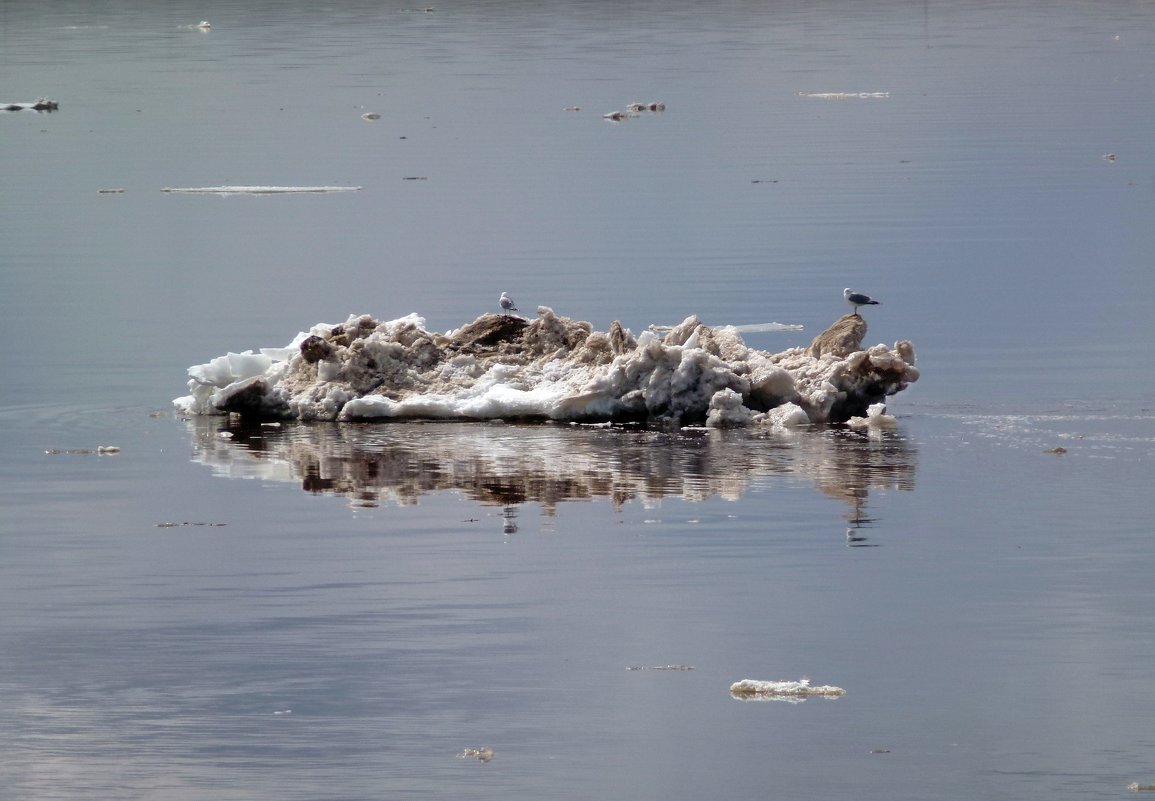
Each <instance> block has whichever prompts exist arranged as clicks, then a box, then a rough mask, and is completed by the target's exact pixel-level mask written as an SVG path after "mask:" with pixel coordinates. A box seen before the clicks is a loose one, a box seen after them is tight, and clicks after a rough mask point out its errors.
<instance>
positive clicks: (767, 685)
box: [730, 679, 846, 703]
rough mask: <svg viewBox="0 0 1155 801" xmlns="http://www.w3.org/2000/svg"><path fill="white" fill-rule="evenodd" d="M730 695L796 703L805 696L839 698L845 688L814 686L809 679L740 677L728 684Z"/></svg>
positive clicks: (844, 692) (740, 697) (748, 698)
mask: <svg viewBox="0 0 1155 801" xmlns="http://www.w3.org/2000/svg"><path fill="white" fill-rule="evenodd" d="M730 695H731V696H733V697H734V698H738V699H741V700H744V701H747V700H760V701H791V702H794V703H797V702H799V701H804V700H806V699H807V698H813V697H820V698H841V697H842V696H844V695H846V690H844V689H842V688H841V687H834V686H833V685H829V684H822V685H818V686H814V685H811V684H810V679H799V680H798V681H790V680H785V681H760V680H758V679H742V680H741V681H736V682H734V683H733V684H731V685H730Z"/></svg>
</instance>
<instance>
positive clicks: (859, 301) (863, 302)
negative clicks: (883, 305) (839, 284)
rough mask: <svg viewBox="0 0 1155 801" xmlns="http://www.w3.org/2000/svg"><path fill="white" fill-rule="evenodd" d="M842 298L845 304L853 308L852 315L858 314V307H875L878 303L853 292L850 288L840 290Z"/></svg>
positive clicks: (867, 296) (866, 296)
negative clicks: (844, 299)
mask: <svg viewBox="0 0 1155 801" xmlns="http://www.w3.org/2000/svg"><path fill="white" fill-rule="evenodd" d="M842 297H844V298H846V302H847V303H849V304H850V305H851V306H853V307H854V313H855V314H858V307H859V306H877V305H878V301H877V300H875V299H874V298H872V297H870V296H869V295H863V294H862V293H860V292H855V291H853V290H852V289H851V288H850V287H847V288H846V289H844V290H842Z"/></svg>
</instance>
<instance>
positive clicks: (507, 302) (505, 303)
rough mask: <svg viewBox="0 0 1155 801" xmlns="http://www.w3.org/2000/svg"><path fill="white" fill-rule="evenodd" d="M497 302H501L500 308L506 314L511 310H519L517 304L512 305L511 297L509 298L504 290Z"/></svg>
mask: <svg viewBox="0 0 1155 801" xmlns="http://www.w3.org/2000/svg"><path fill="white" fill-rule="evenodd" d="M497 302H498V303H500V304H501V310H502V311H503V312H505V313H506V314H508V313H509V312H511V311H520V309H518V308H517V306H515V305H513V298H511V297H510V296H509V295H507V294H506V293H505V292H502V293H501V298H500V299H499V300H498V301H497Z"/></svg>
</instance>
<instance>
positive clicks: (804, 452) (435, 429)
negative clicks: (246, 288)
mask: <svg viewBox="0 0 1155 801" xmlns="http://www.w3.org/2000/svg"><path fill="white" fill-rule="evenodd" d="M228 422H229V424H230V425H231V428H230V429H229V433H231V434H232V435H233V436H231V437H228V438H222V437H220V436H219V432H218V429H219V428H220V423H221V419H220V418H212V417H198V418H194V419H192V420H190V421H189V423H188V425H189V426H190V432H191V434H192V437H193V442H194V454H195V455H194V459H195V460H196V461H199V462H202V463H204V464H206V465H209V466H210V467H212V469H213V470H214V471H215V472H217V473H218V474H220V475H223V476H227V477H230V478H258V479H262V480H266V481H285V482H292V483H298V484H300V486H301V487H302V489H304V490H305V491H307V492H313V493H327V494H329V493H331V494H335V495H343V496H347V497H349V498H350V499H352V502H353V503H354V504H355V505H360V506H377V505H380V504H382V503H385V504H388V503H393V504H396V505H413V504H416V503H417V502H418V501H419V499H420V498H421V496H423V495H426V494H430V493H435V492H443V491H447V490H449V491H455V492H459V493H461V494H462V495H464V496H465V497H467V498H469V499H471V500H474V501H477V502H479V503H481V504H483V505H486V506H493V507H502V508H503V516H502V519H503V521H504V522H505V523H509V522H513V523H514V524H516V517H515V514H514V513H512V512H511V510H510V507H511V506H513V505H516V504H522V503H538V504H540V505H541V507H542V509H543V512H544V513H545V514H547V515H551V514H553V513H554V511H555V510H556V508H557V506H558V504H560V503H561V502H563V501H573V500H582V501H588V500H591V499H596V498H606V499H609V500H610V501H611V502H612V503H613V504H614V506H615V507H620V506H622V505H624V504H626V503H628V502H630V501H634V500H642V501H646V502H650V501H655V500H660V499H662V498H664V497H677V498H682V499H685V500H688V501H703V500H706V499H709V498H712V497H721V498H727V499H736V498H740V497H741V496H742V495H743V494H744V493H745V492H746V491H747V490H748V489H749V488H750V486H751V485H752V484H758V483H764V482H766V481H768V480H770V479H772V478H774V477H790V476H802V477H804V478H806V479H807V480H809V481H811V482H813V483H814V484H815V485H816V486H817V488H818V489H819V490H820V491H821V492H823V493H825V494H826V495H829V496H830V497H832V498H835V499H837V500H839V501H842V502H844V503H846V504H847V505H848V507H850V508H851V509H853V510H854V514H855V515H858V516H859V517H860V518H861V513H860V512H861V507H862V505H863V504H864V503H865V500H866V498H867V495H868V493H869V491H870V490H872V489H904V490H909V489H912V488H913V487H914V475H915V463H916V451H915V450H914V449H913V446H912V445H910V444H909V443H908V442H907V441H906V440H904V439H903V438H901V437H899V436H896V435H887V438H886V439H885V440H884V441H881V442H880V441H876V440H870V439H867V438H863V437H859V436H856V435H853V434H849V433H847V432H844V431H834V430H829V431H822V432H814V433H812V434H808V435H806V436H797V435H791V434H788V433H785V432H780V433H777V434H766V435H763V436H750V434H749V433H747V432H737V431H735V432H728V431H705V430H702V429H679V430H671V431H665V430H650V429H644V428H639V427H632V426H626V427H621V426H615V427H612V428H604V427H601V426H598V427H595V428H590V427H587V426H581V425H557V424H546V425H503V424H476V423H414V424H410V425H392V426H351V425H340V424H332V423H302V424H296V425H281V426H273V425H269V424H265V425H260V426H252V425H247V424H244V423H242V422H241V421H240V420H238V419H236V418H230V419H229V421H228Z"/></svg>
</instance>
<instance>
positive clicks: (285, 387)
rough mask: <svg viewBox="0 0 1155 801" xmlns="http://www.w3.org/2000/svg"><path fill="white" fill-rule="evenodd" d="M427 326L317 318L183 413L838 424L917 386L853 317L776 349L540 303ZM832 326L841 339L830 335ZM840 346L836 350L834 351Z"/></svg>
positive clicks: (707, 331)
mask: <svg viewBox="0 0 1155 801" xmlns="http://www.w3.org/2000/svg"><path fill="white" fill-rule="evenodd" d="M537 311H538V316H537V319H534V320H527V319H525V318H523V317H518V316H514V315H498V314H486V315H482V316H481V317H479V318H478V319H477V320H475V321H473V322H472V323H469V324H467V325H465V326H463V327H461V328H459V329H457V330H455V331H450V332H448V333H446V334H440V333H435V332H431V331H428V330H427V329H426V326H425V320H424V319H423V318H421V317H419V316H418V315H416V314H410V315H408V316H406V317H401V318H398V319H396V320H386V321H381V320H377V319H375V318H373V317H371V316H370V315H367V314H366V315H354V316H351V317H349V318H348V319H347V320H346V321H345V322H343V323H340V324H318V325H314V326H313V327H312V328H311V329H310V330H309V331H305V332H301V333H299V334H298V335H297V336H296V337H295V338H294V339H293V340H292V341H291V342H290V343H289V344H288V345H286V346H285V347H282V348H263V349H260V350H259V351H253V350H249V351H245V352H241V353H227V354H225V355H224V356H219V357H217V358H215V359H213V360H212V361H210V362H208V363H206V364H200V365H194V366H193V367H190V368H189V370H188V374H189V377H190V379H189V382H188V387H189V392H190V394H188V395H185V396H183V397H180V398H177V399H175V400H174V402H173V403H174V405H175V407H176V408H177V410H178V411H180V412H181V413H183V414H188V415H206V414H224V413H235V414H240V415H242V416H244V417H247V418H250V419H261V420H277V419H298V420H330V421H332V420H336V421H372V420H398V419H442V420H489V419H525V420H558V421H579V422H596V421H606V420H612V421H660V422H664V423H673V424H679V425H689V424H699V423H705V424H706V425H708V426H711V427H748V426H768V427H790V426H798V425H805V424H809V423H823V422H842V421H845V420H847V419H849V418H850V417H852V416H855V415H864V414H866V413H867V408H868V407H869V406H870V405H871V404H875V403H879V402H881V401H882V400H883V399H884V398H885V397H886V396H888V395H893V394H894V393H897V392H899V391H901V390H902V389H905V388H906V387H907V385H908V384H909V383H911V382H913V381H916V380H917V379H918V370H917V368H916V367H915V366H914V347H913V346H912V345H911V344H910V343H909V342H905V341H904V342H898V343H896V344H895V346H894V347H893V348H888V347H887V346H886V345H875V346H873V347H870V348H867V349H865V350H863V349H861V348H860V341H861V338H862V336H863V335H865V332H866V323H865V321H864V320H863V319H862V318H861V317H856V316H854V315H846V316H845V317H843V318H841V319H840V320H838V321H837V322H836V323H835V324H834V326H832V327H831V329H829V330H828V331H827V332H824V333H823V334H822V335H820V336H819V337H817V338H816V339H815V340H814V342H813V343H811V345H810V346H809V347H794V348H790V349H787V350H784V351H782V352H780V353H768V352H765V351H760V350H755V349H753V348H749V347H747V346H746V344H745V342H744V341H743V340H742V337H741V335H740V334H739V333H738V331H737V330H736V329H735V328H733V327H718V328H714V327H711V326H708V325H704V324H703V323H702V322H701V321H700V320H699V319H698V318H697V317H696V316H691V317H687V318H686V319H685V320H684V321H683V322H682V323H680V324H679V325H677V326H674V327H672V328H670V329H669V331H668V332H667V333H666V334H665V335H664V336H659V335H658V334H657V333H655V332H654V331H643V332H642V333H641V335H640V336H638V337H636V338H635V337H634V336H633V334H632V333H631V332H630V331H629V330H628V329H626V328H623V327H622V326H621V324H620V323H618V322H616V321H615V322H614V323H613V324H612V325H611V326H610V330H609V331H605V332H601V331H594V330H593V326H592V325H591V324H590V323H588V322H583V321H579V320H573V319H570V318H567V317H562V316H560V315H557V314H555V313H554V311H553V310H552V309H550V308H548V307H545V306H541V307H538V310H537ZM832 331H837V332H838V333H839V336H837V337H835V338H834V339H833V340H831V339H830V337H829V334H830V332H832ZM831 342H833V344H831Z"/></svg>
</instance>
